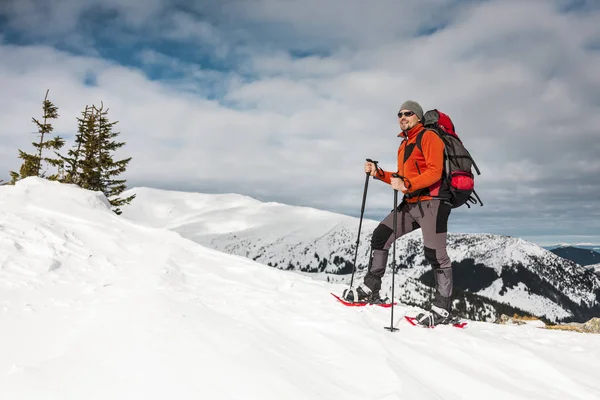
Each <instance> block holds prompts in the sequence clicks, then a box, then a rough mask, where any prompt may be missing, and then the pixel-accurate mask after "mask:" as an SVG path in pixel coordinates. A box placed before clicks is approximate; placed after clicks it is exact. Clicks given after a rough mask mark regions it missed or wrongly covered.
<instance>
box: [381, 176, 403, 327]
mask: <svg viewBox="0 0 600 400" xmlns="http://www.w3.org/2000/svg"><path fill="white" fill-rule="evenodd" d="M392 177H393V178H400V175H398V174H392ZM397 207H398V191H397V190H394V211H393V213H394V218H393V224H394V250H393V252H392V257H393V258H392V260H393V261H392V268H393V269H392V306H391V307H390V308H391V320H390V326H385V327H384V329H387V330H388V331H390V332H395V331H397V330H398V328H394V286H395V284H394V277H395V276H396V239H397V237H396V233H397V229H398V228H397V227H396V226H397V223H398V210H396V208H397Z"/></svg>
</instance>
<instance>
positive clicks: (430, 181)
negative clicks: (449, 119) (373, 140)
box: [375, 123, 444, 203]
mask: <svg viewBox="0 0 600 400" xmlns="http://www.w3.org/2000/svg"><path fill="white" fill-rule="evenodd" d="M424 129H425V128H424V127H423V125H422V124H420V123H419V124H417V125H416V126H415V127H414V128H412V129H411V130H409V131H408V132H401V133H400V134H399V135H398V136H402V137H404V138H405V140H403V141H402V143H401V144H400V147H399V148H398V172H397V174H398V175H400V176H401V177H403V178H404V186H406V188H407V189H408V192H407V193H406V194H407V196H406V201H407V202H409V203H416V202H417V201H419V200H431V199H432V198H433V196H437V195H438V194H439V192H440V187H441V184H442V173H443V170H444V142H443V141H442V139H440V137H439V136H438V135H437V134H436V133H435V132H433V131H430V130H427V131H425V133H424V134H423V137H422V140H421V148H422V149H423V152H421V150H419V148H418V147H417V136H418V135H419V133H420V132H421V131H422V130H424ZM392 173H393V172H389V171H378V173H377V174H376V176H375V178H376V179H379V180H382V181H384V182H386V183H391V178H392ZM421 189H428V190H426V191H423V192H425V193H426V194H422V195H420V196H419V193H415V192H417V191H419V190H421ZM421 193H422V192H421ZM411 195H413V196H414V197H411Z"/></svg>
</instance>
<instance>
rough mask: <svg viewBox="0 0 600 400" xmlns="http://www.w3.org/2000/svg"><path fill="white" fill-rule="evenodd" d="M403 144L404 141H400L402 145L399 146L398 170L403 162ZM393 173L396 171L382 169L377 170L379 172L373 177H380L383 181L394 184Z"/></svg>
mask: <svg viewBox="0 0 600 400" xmlns="http://www.w3.org/2000/svg"><path fill="white" fill-rule="evenodd" d="M403 144H404V141H403V142H402V143H400V147H398V171H400V167H401V164H400V162H401V161H400V160H401V157H400V154H401V153H402V145H403ZM393 173H394V172H390V171H384V170H382V169H380V170H378V171H377V174H375V176H374V177H373V179H379V180H380V181H383V182H385V183H387V184H389V185H391V184H392V174H393Z"/></svg>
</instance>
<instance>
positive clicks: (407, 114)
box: [398, 111, 415, 118]
mask: <svg viewBox="0 0 600 400" xmlns="http://www.w3.org/2000/svg"><path fill="white" fill-rule="evenodd" d="M413 115H415V113H414V112H412V111H404V112H402V111H400V112H399V113H398V118H402V116H405V117H412V116H413Z"/></svg>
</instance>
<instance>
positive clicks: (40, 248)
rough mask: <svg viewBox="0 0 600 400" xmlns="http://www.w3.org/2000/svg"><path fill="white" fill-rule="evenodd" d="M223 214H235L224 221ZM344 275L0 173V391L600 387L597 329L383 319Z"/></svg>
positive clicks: (424, 393)
mask: <svg viewBox="0 0 600 400" xmlns="http://www.w3.org/2000/svg"><path fill="white" fill-rule="evenodd" d="M231 228H232V229H235V226H232V227H231ZM342 288H343V286H341V285H330V284H327V283H325V282H321V281H315V280H312V279H310V278H309V277H306V276H302V275H299V274H296V273H293V272H286V271H282V270H278V269H274V268H268V267H265V266H264V265H261V264H258V263H255V262H253V261H251V260H248V259H246V258H242V257H238V256H232V255H226V254H223V253H220V252H218V251H215V250H211V249H208V248H206V247H203V246H201V245H199V244H197V243H194V242H192V241H190V240H187V239H184V238H182V237H181V236H179V234H177V233H174V232H172V231H168V230H164V229H158V228H150V227H144V226H141V225H138V224H136V223H133V222H131V221H129V220H126V219H125V218H122V217H119V216H116V215H114V214H113V213H112V212H111V211H110V210H109V208H108V205H107V203H106V201H105V199H104V198H103V197H102V196H101V195H99V194H96V193H91V192H87V191H84V190H81V189H78V188H75V187H72V186H66V185H61V184H58V183H53V182H46V181H43V180H40V179H37V178H28V179H26V180H24V181H21V182H19V183H18V184H17V185H16V186H14V187H13V186H3V187H0V398H1V399H10V400H12V399H15V400H22V399H27V400H38V399H39V400H53V399H57V400H58V399H60V400H66V399H69V400H70V399H73V400H75V399H77V400H80V399H86V400H91V399H111V400H115V399H143V400H151V399H161V400H162V399H261V400H262V399H265V400H268V399H277V400H280V399H283V398H285V399H303V400H304V399H323V400H325V399H327V400H330V399H344V400H352V399H357V400H366V399H373V400H375V399H377V400H391V399H424V400H427V399H477V400H480V399H482V398H485V399H528V400H529V399H540V400H552V399H556V400H564V399H590V400H591V399H598V398H599V395H600V381H599V380H598V379H597V375H598V371H599V370H600V335H591V334H579V333H573V332H561V331H550V330H544V329H539V328H537V327H536V326H535V325H526V326H501V325H493V324H489V323H479V322H470V323H469V326H468V327H467V329H464V330H459V329H455V328H451V327H438V328H436V329H420V328H415V327H411V326H409V325H408V324H407V323H405V322H403V320H402V316H403V315H404V314H405V313H413V312H414V310H413V309H410V308H407V307H404V306H398V307H396V308H395V309H394V313H395V314H394V325H395V326H397V327H398V328H399V331H398V332H394V333H390V332H388V331H386V330H384V329H383V327H384V326H389V324H390V311H389V310H386V309H383V308H379V307H366V308H360V309H358V308H348V307H344V306H342V305H341V304H339V303H337V302H336V301H335V300H334V299H333V297H332V296H331V295H330V294H329V292H330V291H331V290H337V291H341V290H342Z"/></svg>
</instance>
